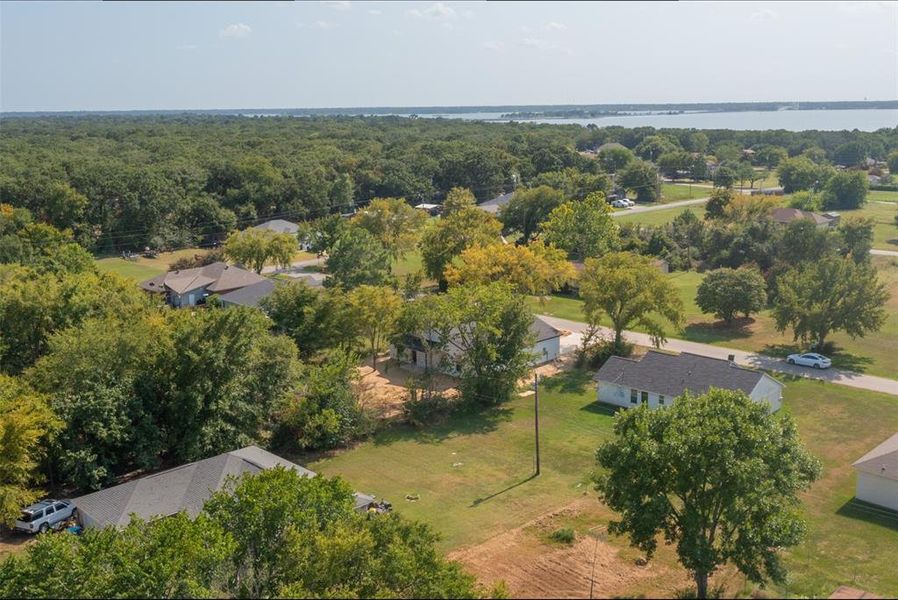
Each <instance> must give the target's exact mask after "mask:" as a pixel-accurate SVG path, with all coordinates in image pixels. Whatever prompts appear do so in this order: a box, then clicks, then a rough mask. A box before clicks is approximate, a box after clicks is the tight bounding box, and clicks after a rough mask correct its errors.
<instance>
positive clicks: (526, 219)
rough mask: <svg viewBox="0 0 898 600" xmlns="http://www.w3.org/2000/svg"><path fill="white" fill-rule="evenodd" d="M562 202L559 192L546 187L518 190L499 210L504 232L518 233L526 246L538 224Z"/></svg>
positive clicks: (563, 198)
mask: <svg viewBox="0 0 898 600" xmlns="http://www.w3.org/2000/svg"><path fill="white" fill-rule="evenodd" d="M564 201H565V197H564V194H563V193H562V192H561V191H559V190H557V189H555V188H552V187H549V186H547V185H540V186H538V187H535V188H519V189H518V190H516V191H515V193H514V195H512V197H511V200H510V201H509V202H508V204H506V205H505V206H503V207H502V208H501V209H500V210H499V219H501V220H502V225H503V227H504V228H505V230H506V231H517V232H519V233H520V234H521V238H520V242H521V243H523V244H526V243H527V242H529V241H530V240H531V239H532V238H533V237H534V236H535V235H536V233H537V231H539V226H540V224H541V223H542V222H543V221H545V220H546V219H547V218H548V217H549V214H550V213H551V212H552V211H553V210H555V209H556V208H557V207H558V206H559V205H560V204H561V203H562V202H564Z"/></svg>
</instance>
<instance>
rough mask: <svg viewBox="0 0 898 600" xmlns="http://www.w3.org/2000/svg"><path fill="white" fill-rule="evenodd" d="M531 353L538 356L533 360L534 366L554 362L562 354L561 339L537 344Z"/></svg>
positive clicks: (531, 349)
mask: <svg viewBox="0 0 898 600" xmlns="http://www.w3.org/2000/svg"><path fill="white" fill-rule="evenodd" d="M530 351H531V352H533V353H534V354H536V358H535V359H534V360H533V363H534V364H537V365H541V364H543V363H547V362H550V361H553V360H555V359H556V358H558V355H559V354H561V337H554V338H551V339H548V340H543V341H541V342H537V343H536V344H535V345H534V346H533V347H532V348H530Z"/></svg>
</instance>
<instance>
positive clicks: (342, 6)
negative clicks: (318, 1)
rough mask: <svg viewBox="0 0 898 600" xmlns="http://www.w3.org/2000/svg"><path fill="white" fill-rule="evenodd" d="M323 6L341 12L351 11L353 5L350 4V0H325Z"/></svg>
mask: <svg viewBox="0 0 898 600" xmlns="http://www.w3.org/2000/svg"><path fill="white" fill-rule="evenodd" d="M322 4H324V5H325V6H329V7H330V8H332V9H334V10H339V11H341V12H343V11H347V10H350V9H351V8H352V3H351V2H349V0H324V1H323V2H322Z"/></svg>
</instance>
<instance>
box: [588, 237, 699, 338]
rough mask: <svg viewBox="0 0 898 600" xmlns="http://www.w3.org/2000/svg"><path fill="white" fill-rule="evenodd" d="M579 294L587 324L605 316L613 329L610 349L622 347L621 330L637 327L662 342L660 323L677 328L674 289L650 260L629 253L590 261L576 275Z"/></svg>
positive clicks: (680, 308)
mask: <svg viewBox="0 0 898 600" xmlns="http://www.w3.org/2000/svg"><path fill="white" fill-rule="evenodd" d="M580 295H581V296H582V297H583V300H584V302H585V305H584V308H585V311H586V317H587V319H588V321H589V323H590V325H593V326H598V325H599V323H600V322H601V320H602V317H603V316H607V317H608V318H609V319H610V320H611V323H612V327H613V329H614V349H615V351H616V352H620V351H621V349H622V348H623V331H624V329H626V328H627V327H630V326H632V325H636V324H638V325H639V326H641V327H642V328H643V329H645V330H646V331H647V332H648V333H649V334H650V335H651V336H652V338H653V339H654V340H655V343H656V344H657V345H660V344H661V343H662V342H663V341H664V339H665V338H664V323H663V321H662V320H661V319H659V316H660V317H661V318H663V319H666V320H667V321H670V322H671V323H672V324H673V325H675V326H677V325H679V324H680V323H681V322H682V319H683V303H682V301H681V300H680V297H679V295H678V294H677V291H676V289H675V288H674V287H673V285H672V284H671V283H670V281H669V280H668V279H667V278H666V277H664V275H663V274H662V273H661V271H659V270H658V267H657V266H655V265H654V264H653V263H652V260H651V259H650V258H649V257H646V256H639V255H637V254H633V253H630V252H611V253H609V254H606V255H605V256H603V257H601V258H590V259H587V261H586V267H585V269H584V270H583V273H582V274H581V275H580Z"/></svg>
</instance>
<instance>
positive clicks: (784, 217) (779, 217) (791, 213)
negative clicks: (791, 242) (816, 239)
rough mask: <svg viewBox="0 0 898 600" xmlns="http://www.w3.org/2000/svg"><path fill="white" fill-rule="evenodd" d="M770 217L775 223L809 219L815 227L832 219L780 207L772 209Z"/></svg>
mask: <svg viewBox="0 0 898 600" xmlns="http://www.w3.org/2000/svg"><path fill="white" fill-rule="evenodd" d="M770 217H771V218H772V219H773V220H774V221H776V222H777V223H791V222H792V221H796V220H798V219H809V220H811V221H813V222H814V223H816V224H817V225H823V224H824V223H829V222H830V221H832V220H833V219H832V217H828V216H826V215H820V214H817V213H815V212H811V211H809V210H801V209H800V208H788V207H780V208H777V209H774V210H773V211H772V212H771V213H770Z"/></svg>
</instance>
